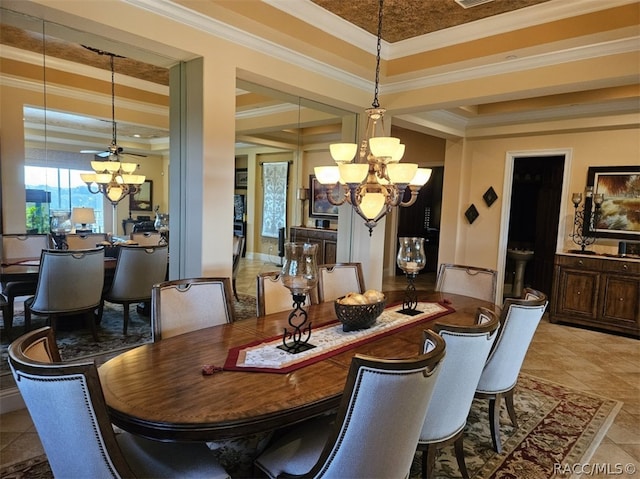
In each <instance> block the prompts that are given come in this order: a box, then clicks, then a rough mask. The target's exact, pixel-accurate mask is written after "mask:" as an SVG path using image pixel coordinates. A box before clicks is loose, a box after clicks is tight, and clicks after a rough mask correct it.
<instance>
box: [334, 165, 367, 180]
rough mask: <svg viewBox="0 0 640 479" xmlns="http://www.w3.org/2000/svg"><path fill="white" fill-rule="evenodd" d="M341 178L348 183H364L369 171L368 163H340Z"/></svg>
mask: <svg viewBox="0 0 640 479" xmlns="http://www.w3.org/2000/svg"><path fill="white" fill-rule="evenodd" d="M338 170H339V171H340V178H341V180H342V181H344V182H345V183H347V184H357V183H362V182H363V181H364V179H365V178H366V177H367V173H368V172H369V164H368V163H346V164H341V165H338Z"/></svg>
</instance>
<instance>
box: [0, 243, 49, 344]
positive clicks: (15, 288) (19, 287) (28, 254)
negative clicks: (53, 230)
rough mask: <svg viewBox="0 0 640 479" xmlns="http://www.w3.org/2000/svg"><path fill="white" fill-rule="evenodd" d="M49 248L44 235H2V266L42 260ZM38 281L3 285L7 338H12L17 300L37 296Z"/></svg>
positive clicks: (4, 321)
mask: <svg viewBox="0 0 640 479" xmlns="http://www.w3.org/2000/svg"><path fill="white" fill-rule="evenodd" d="M47 248H49V237H48V236H47V235H44V234H36V235H21V234H5V235H2V255H1V256H2V264H11V263H14V262H17V261H22V260H24V259H27V258H31V259H37V258H40V253H41V252H42V250H43V249H47ZM37 285H38V281H37V280H33V281H7V282H3V283H2V285H1V286H2V295H3V296H4V297H5V299H6V300H7V305H6V308H5V309H4V310H3V311H4V312H3V315H2V320H3V323H4V330H5V332H6V333H7V337H9V338H11V333H12V331H11V330H12V328H13V316H14V314H15V311H14V305H15V300H16V298H19V297H21V296H30V295H33V294H35V292H36V287H37Z"/></svg>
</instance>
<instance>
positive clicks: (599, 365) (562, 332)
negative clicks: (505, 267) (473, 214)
mask: <svg viewBox="0 0 640 479" xmlns="http://www.w3.org/2000/svg"><path fill="white" fill-rule="evenodd" d="M278 269H279V268H278V267H277V265H276V264H275V263H270V262H260V261H249V260H244V259H243V263H242V265H241V270H240V274H239V275H238V279H237V289H238V292H239V293H245V294H251V295H255V276H256V274H257V273H259V272H263V271H271V270H278ZM404 281H405V280H404V278H403V277H402V276H400V277H396V278H391V279H389V280H385V282H384V288H383V289H397V288H403V287H404V286H405V282H404ZM433 281H434V275H433V274H423V275H420V276H419V279H418V281H417V288H418V289H431V288H433ZM523 371H524V372H526V373H529V374H531V375H534V376H537V377H540V378H543V379H547V380H551V381H555V382H557V383H559V384H562V385H564V386H566V387H571V388H575V389H579V390H583V391H587V392H590V393H595V394H599V395H602V396H605V397H609V398H612V399H617V400H619V401H623V402H624V405H623V406H622V409H621V411H620V412H619V413H618V415H617V417H616V419H615V421H614V423H613V424H612V426H611V427H610V429H609V431H608V432H607V434H606V436H605V437H604V439H603V440H602V442H601V444H600V446H599V447H598V448H597V450H596V451H595V453H594V455H593V457H592V459H591V461H590V464H595V463H598V464H615V463H620V464H628V463H631V464H634V465H635V467H636V469H640V341H639V340H636V339H631V338H625V337H621V336H616V335H611V334H605V333H599V332H595V331H589V330H585V329H579V328H575V327H569V326H562V325H557V324H551V323H549V321H548V320H547V319H546V318H545V319H543V321H542V322H541V324H540V326H539V327H538V330H537V332H536V335H535V337H534V339H533V343H532V345H531V347H530V349H529V352H528V354H527V357H526V359H525V363H524V366H523ZM42 452H43V451H42V446H41V445H40V441H39V439H38V435H37V433H36V432H35V430H34V428H33V425H32V424H31V420H30V418H29V414H28V413H27V411H26V410H20V411H14V412H10V413H7V414H4V415H1V416H0V466H5V465H9V464H13V463H15V462H18V461H22V460H25V459H28V458H30V457H34V456H37V455H40V454H42ZM589 477H591V478H604V477H612V476H605V475H600V476H598V475H593V476H589ZM619 477H625V478H629V477H634V478H635V477H637V478H640V471H638V470H636V473H635V474H634V475H631V476H629V475H626V476H619Z"/></svg>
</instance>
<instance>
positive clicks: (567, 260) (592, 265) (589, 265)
mask: <svg viewBox="0 0 640 479" xmlns="http://www.w3.org/2000/svg"><path fill="white" fill-rule="evenodd" d="M602 263H603V260H602V259H600V258H589V257H587V256H562V255H556V264H559V265H561V266H565V267H571V268H579V269H591V270H596V271H600V270H601V269H602Z"/></svg>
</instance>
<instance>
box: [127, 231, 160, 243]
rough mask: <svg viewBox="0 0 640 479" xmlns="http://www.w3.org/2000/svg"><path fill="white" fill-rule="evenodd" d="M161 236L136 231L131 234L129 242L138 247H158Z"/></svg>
mask: <svg viewBox="0 0 640 479" xmlns="http://www.w3.org/2000/svg"><path fill="white" fill-rule="evenodd" d="M161 239H162V235H161V234H160V233H159V232H157V231H138V232H135V233H131V241H133V242H135V243H138V246H158V244H160V240H161Z"/></svg>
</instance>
